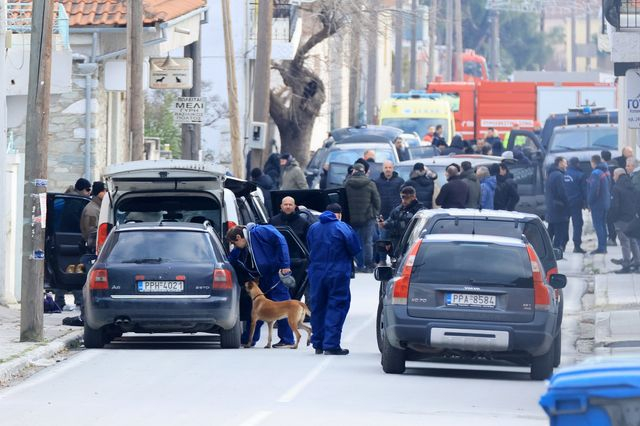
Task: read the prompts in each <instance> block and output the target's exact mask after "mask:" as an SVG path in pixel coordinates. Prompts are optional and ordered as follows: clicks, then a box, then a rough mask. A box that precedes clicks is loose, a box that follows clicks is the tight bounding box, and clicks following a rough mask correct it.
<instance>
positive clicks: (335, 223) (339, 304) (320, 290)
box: [307, 203, 362, 355]
mask: <svg viewBox="0 0 640 426" xmlns="http://www.w3.org/2000/svg"><path fill="white" fill-rule="evenodd" d="M341 219H342V208H341V207H340V204H336V203H334V204H329V205H328V206H327V210H326V211H325V212H324V213H322V214H321V215H320V221H319V222H316V223H314V224H313V225H311V228H309V232H308V233H307V247H309V251H310V256H309V258H310V262H309V281H310V283H311V303H312V305H311V328H312V329H313V335H312V336H311V343H312V344H313V347H314V349H315V350H316V354H317V355H320V354H322V353H324V354H325V355H347V354H348V353H349V350H348V349H344V348H342V347H341V346H340V337H341V335H342V326H343V324H344V321H345V319H346V317H347V313H348V312H349V306H350V303H351V292H350V290H349V283H350V280H351V269H352V262H353V257H354V256H355V255H357V254H358V253H359V252H360V251H361V250H362V247H361V246H360V241H359V239H358V235H357V234H356V233H355V231H354V230H353V229H352V228H351V227H350V226H349V225H347V224H346V223H344V222H342V221H341Z"/></svg>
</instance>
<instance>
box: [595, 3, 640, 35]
mask: <svg viewBox="0 0 640 426" xmlns="http://www.w3.org/2000/svg"><path fill="white" fill-rule="evenodd" d="M602 10H604V15H603V17H604V18H606V19H607V21H608V22H609V23H610V24H611V25H612V26H613V27H614V28H615V29H616V31H624V30H640V0H603V1H602Z"/></svg>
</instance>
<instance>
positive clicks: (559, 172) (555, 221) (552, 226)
mask: <svg viewBox="0 0 640 426" xmlns="http://www.w3.org/2000/svg"><path fill="white" fill-rule="evenodd" d="M565 170H567V160H566V159H565V158H564V157H556V158H555V160H554V161H553V165H552V166H551V167H550V168H549V174H548V175H547V182H546V183H545V188H544V204H545V210H546V212H545V219H546V220H547V223H548V224H549V236H550V237H551V239H552V241H553V247H555V248H560V249H562V250H564V249H565V246H566V245H567V241H569V199H568V198H567V193H566V191H565V188H564V175H565Z"/></svg>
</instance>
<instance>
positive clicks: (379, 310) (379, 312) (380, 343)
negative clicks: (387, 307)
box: [376, 300, 384, 353]
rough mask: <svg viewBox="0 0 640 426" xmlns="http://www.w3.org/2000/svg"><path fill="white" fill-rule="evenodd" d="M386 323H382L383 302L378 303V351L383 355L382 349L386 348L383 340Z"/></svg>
mask: <svg viewBox="0 0 640 426" xmlns="http://www.w3.org/2000/svg"><path fill="white" fill-rule="evenodd" d="M383 326H384V323H383V322H382V300H381V301H380V302H378V313H377V314H376V341H377V343H378V350H379V351H380V353H382V347H383V346H384V342H383V340H382V327H383Z"/></svg>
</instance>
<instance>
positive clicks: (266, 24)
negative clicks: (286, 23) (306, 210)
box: [251, 0, 273, 168]
mask: <svg viewBox="0 0 640 426" xmlns="http://www.w3.org/2000/svg"><path fill="white" fill-rule="evenodd" d="M272 22H273V1H271V0H262V1H260V2H259V4H258V37H257V40H256V69H255V75H254V79H253V86H254V90H253V121H255V122H258V123H267V124H268V123H269V117H270V115H269V96H270V94H271V41H272V34H271V33H272V30H271V25H272ZM265 132H266V129H265ZM265 137H266V135H265ZM265 142H266V146H263V147H262V149H253V150H251V167H252V168H253V167H260V168H262V165H263V164H264V163H265V162H266V161H267V158H268V157H269V154H271V152H270V151H271V144H270V143H269V142H268V141H265Z"/></svg>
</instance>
